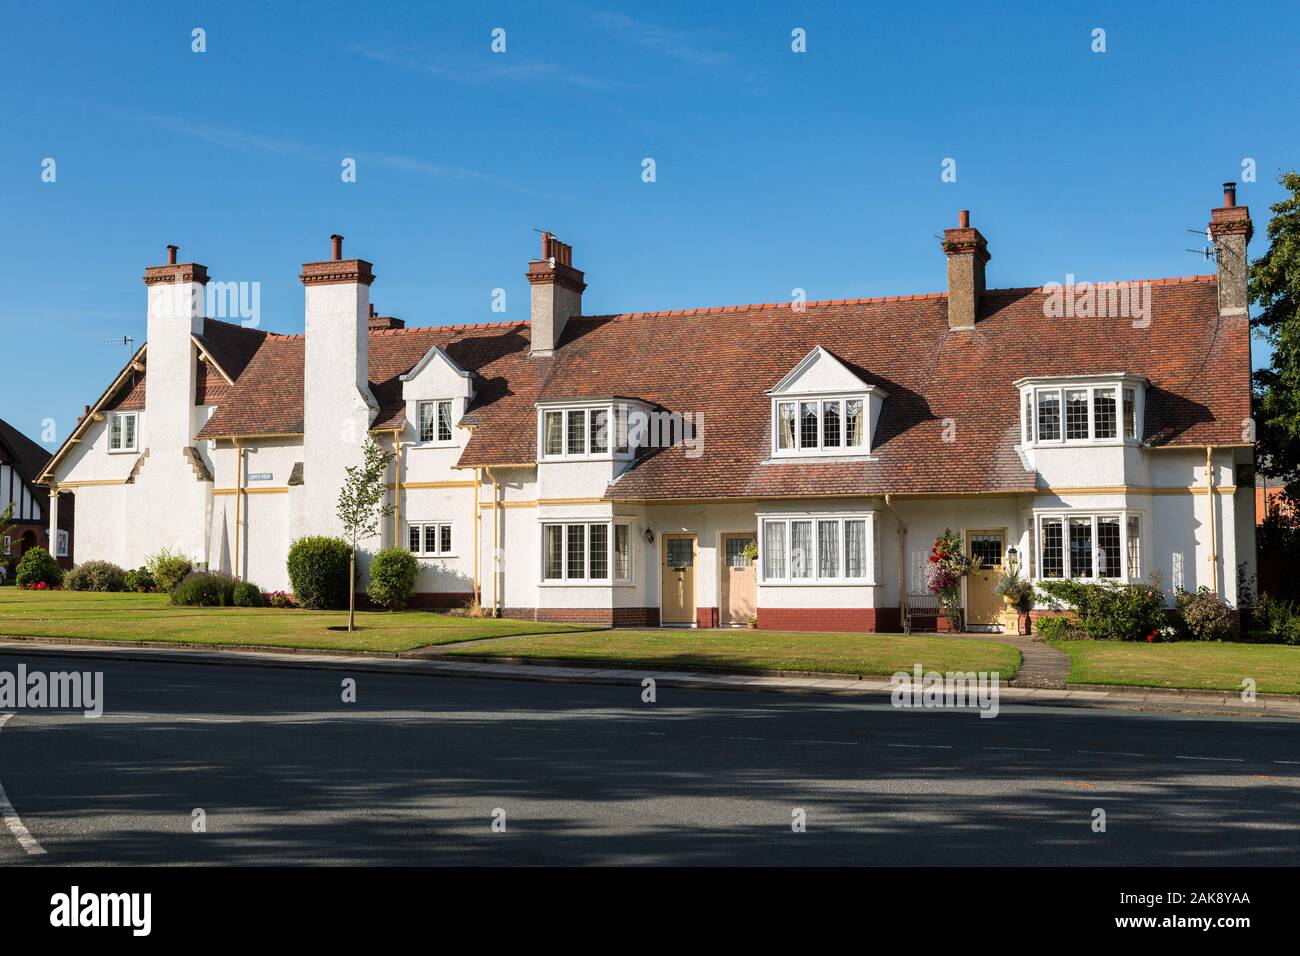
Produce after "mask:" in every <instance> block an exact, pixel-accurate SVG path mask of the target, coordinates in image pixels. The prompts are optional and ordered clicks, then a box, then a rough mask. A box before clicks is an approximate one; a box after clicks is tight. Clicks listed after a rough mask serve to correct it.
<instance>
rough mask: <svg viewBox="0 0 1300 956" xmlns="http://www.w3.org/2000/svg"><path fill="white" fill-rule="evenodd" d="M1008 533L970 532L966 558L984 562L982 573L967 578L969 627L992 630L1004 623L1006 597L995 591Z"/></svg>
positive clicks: (967, 618) (967, 536)
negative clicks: (994, 587) (1003, 601)
mask: <svg viewBox="0 0 1300 956" xmlns="http://www.w3.org/2000/svg"><path fill="white" fill-rule="evenodd" d="M1005 544H1006V532H1005V531H1004V530H1001V529H998V530H995V531H967V532H966V554H967V555H968V556H969V557H972V558H979V559H980V569H979V570H978V571H972V572H971V573H970V574H969V575H967V577H966V623H967V625H971V624H974V625H976V626H977V627H979V626H985V627H987V626H991V625H994V624H1001V623H1002V597H1001V595H999V594H998V593H997V592H996V591H994V590H993V586H994V585H995V584H997V583H998V576H999V575H1000V574H1001V573H1002V555H1003V553H1004V551H1005V549H1004V547H1003V546H1004V545H1005Z"/></svg>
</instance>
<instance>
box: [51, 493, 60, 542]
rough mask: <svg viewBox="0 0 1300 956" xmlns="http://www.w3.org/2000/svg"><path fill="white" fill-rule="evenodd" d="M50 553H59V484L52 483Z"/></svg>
mask: <svg viewBox="0 0 1300 956" xmlns="http://www.w3.org/2000/svg"><path fill="white" fill-rule="evenodd" d="M50 554H52V555H54V556H55V558H56V559H57V557H58V554H59V486H58V485H50Z"/></svg>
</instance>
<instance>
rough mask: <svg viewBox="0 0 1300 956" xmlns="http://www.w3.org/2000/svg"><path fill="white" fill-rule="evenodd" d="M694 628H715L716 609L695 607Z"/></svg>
mask: <svg viewBox="0 0 1300 956" xmlns="http://www.w3.org/2000/svg"><path fill="white" fill-rule="evenodd" d="M695 626H696V627H717V626H718V609H717V608H716V607H697V608H696V609H695Z"/></svg>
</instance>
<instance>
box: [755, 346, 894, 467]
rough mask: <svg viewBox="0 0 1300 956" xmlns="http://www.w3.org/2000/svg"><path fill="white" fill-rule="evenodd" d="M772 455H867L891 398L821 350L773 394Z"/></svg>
mask: <svg viewBox="0 0 1300 956" xmlns="http://www.w3.org/2000/svg"><path fill="white" fill-rule="evenodd" d="M768 395H770V396H771V398H772V455H773V457H776V458H794V457H804V456H821V455H866V454H868V453H869V452H870V451H871V430H872V427H873V426H874V423H875V422H876V420H877V419H878V418H879V416H880V405H881V402H882V401H883V400H884V398H885V393H884V391H883V390H881V389H880V388H879V387H877V386H875V385H869V384H867V383H866V382H864V381H863V380H862V379H861V378H860V377H859V376H858V375H857V374H856V373H855V372H853V371H852V370H851V369H849V368H848V367H847V366H846V365H845V364H844V363H843V362H841V361H840V360H839V359H837V358H836V357H835V356H833V355H831V354H830V353H829V352H827V351H826V350H825V349H823V348H821V347H820V346H818V347H817V348H815V349H813V350H812V351H811V352H810V353H808V355H807V356H805V357H804V359H803V360H802V361H801V362H800V363H799V364H798V365H796V366H795V367H794V368H793V369H792V370H791V371H790V373H789V374H788V375H786V377H785V378H783V379H782V380H781V381H780V382H779V383H778V384H777V386H776V388H774V389H772V390H771V391H770V392H768Z"/></svg>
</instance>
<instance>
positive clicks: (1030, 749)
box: [984, 747, 1052, 754]
mask: <svg viewBox="0 0 1300 956" xmlns="http://www.w3.org/2000/svg"><path fill="white" fill-rule="evenodd" d="M984 749H985V750H1015V751H1019V752H1022V753H1031V754H1050V753H1051V752H1052V751H1051V749H1050V748H1048V747H985V748H984Z"/></svg>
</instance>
